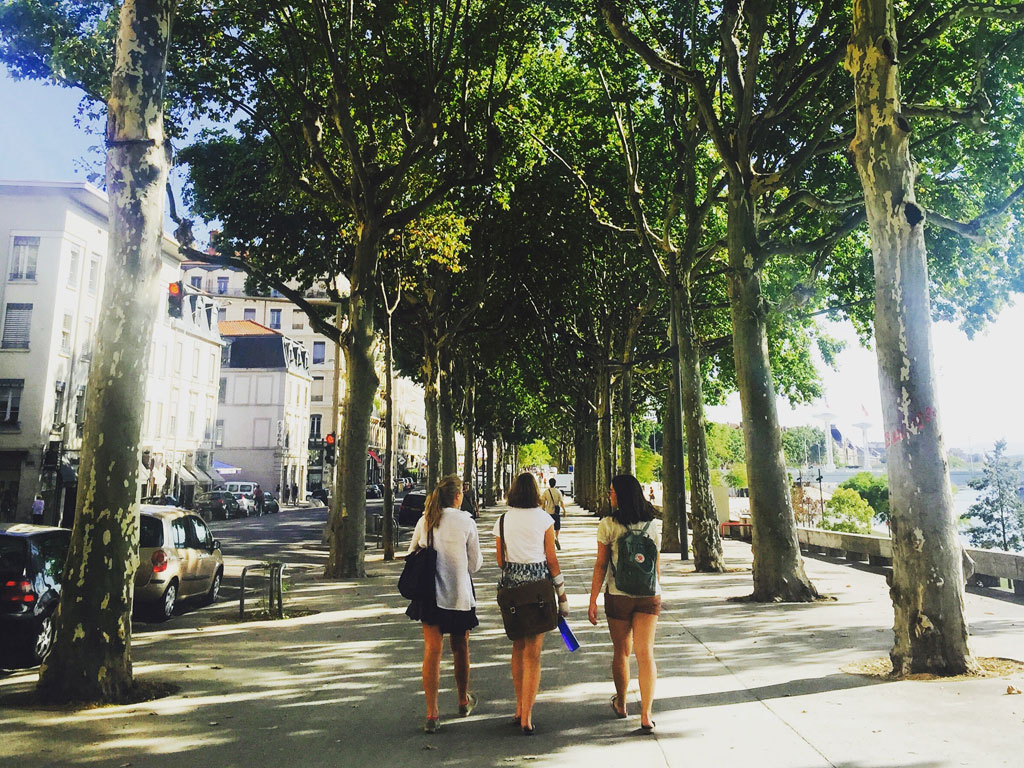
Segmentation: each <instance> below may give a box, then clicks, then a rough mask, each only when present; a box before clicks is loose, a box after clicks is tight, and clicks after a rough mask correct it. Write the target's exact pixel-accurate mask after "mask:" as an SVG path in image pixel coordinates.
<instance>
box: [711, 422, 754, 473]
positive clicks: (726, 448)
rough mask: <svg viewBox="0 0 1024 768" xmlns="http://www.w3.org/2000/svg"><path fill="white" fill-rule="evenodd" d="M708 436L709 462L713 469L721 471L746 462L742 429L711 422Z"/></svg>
mask: <svg viewBox="0 0 1024 768" xmlns="http://www.w3.org/2000/svg"><path fill="white" fill-rule="evenodd" d="M707 434H708V461H709V463H710V464H711V466H712V467H715V468H718V469H721V468H722V467H726V466H728V465H730V464H735V463H737V462H742V461H744V460H745V458H746V449H745V448H744V445H743V430H742V429H740V428H738V427H734V426H732V425H731V424H718V423H715V422H709V423H708V425H707Z"/></svg>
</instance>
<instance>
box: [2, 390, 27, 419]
mask: <svg viewBox="0 0 1024 768" xmlns="http://www.w3.org/2000/svg"><path fill="white" fill-rule="evenodd" d="M24 388H25V380H24V379H0V424H3V425H6V426H9V427H11V426H16V425H17V424H18V414H19V412H20V410H21V390H23V389H24Z"/></svg>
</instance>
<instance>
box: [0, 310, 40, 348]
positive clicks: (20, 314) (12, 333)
mask: <svg viewBox="0 0 1024 768" xmlns="http://www.w3.org/2000/svg"><path fill="white" fill-rule="evenodd" d="M31 325H32V305H31V304H8V305H7V313H6V316H5V317H4V336H3V341H2V342H0V344H2V346H3V348H4V349H28V334H29V328H30V327H31Z"/></svg>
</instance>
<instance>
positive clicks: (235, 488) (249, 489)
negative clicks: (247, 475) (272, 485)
mask: <svg viewBox="0 0 1024 768" xmlns="http://www.w3.org/2000/svg"><path fill="white" fill-rule="evenodd" d="M224 490H225V491H228V492H230V493H246V494H248V495H249V496H252V495H253V494H254V493H256V483H248V482H244V483H242V482H233V483H224Z"/></svg>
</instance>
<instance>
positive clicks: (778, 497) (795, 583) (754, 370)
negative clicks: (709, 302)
mask: <svg viewBox="0 0 1024 768" xmlns="http://www.w3.org/2000/svg"><path fill="white" fill-rule="evenodd" d="M728 232H729V234H728V239H729V267H730V270H731V271H730V274H729V303H730V305H731V310H732V328H733V332H732V337H733V349H734V356H735V362H736V381H737V386H738V388H739V393H740V403H741V405H742V407H743V437H744V441H745V444H746V449H747V477H748V480H749V482H750V514H751V519H752V520H753V524H754V525H753V527H754V542H753V554H754V593H753V595H751V599H753V600H756V601H758V602H809V601H811V600H814V599H815V598H816V597H817V596H818V593H817V591H816V590H815V589H814V585H813V584H811V582H810V580H809V579H808V578H807V574H805V573H804V564H803V558H802V557H801V556H800V545H799V542H798V541H797V537H796V520H795V519H794V517H793V502H792V499H791V498H790V494H789V475H788V474H787V473H786V461H785V457H784V455H783V453H782V430H780V429H779V419H778V413H777V411H776V407H775V397H776V395H775V385H774V383H773V382H772V372H771V366H770V364H769V361H768V334H767V329H766V323H765V315H766V307H765V301H764V296H763V295H762V293H761V276H760V274H759V272H758V270H757V268H756V267H755V266H754V265H755V262H756V261H757V259H758V257H759V255H760V254H759V246H758V243H757V238H756V234H755V228H754V199H753V196H752V195H751V194H750V191H749V189H748V188H747V187H746V186H744V185H743V184H741V183H735V184H730V186H729V225H728Z"/></svg>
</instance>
